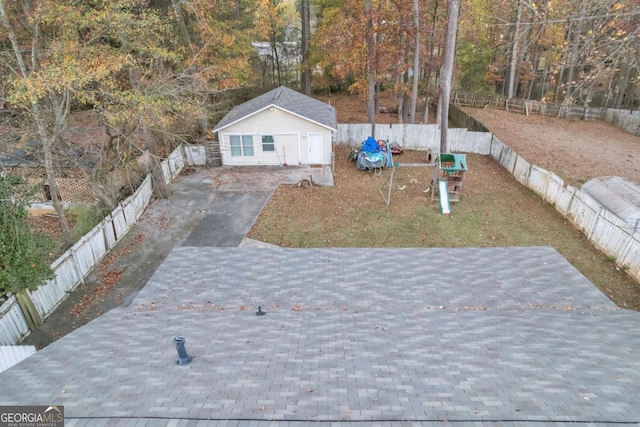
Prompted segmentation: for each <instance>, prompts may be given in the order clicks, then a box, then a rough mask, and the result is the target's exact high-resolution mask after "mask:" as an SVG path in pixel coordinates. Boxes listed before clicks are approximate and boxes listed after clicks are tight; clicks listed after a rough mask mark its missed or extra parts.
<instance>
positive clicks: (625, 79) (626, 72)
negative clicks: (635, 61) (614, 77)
mask: <svg viewBox="0 0 640 427" xmlns="http://www.w3.org/2000/svg"><path fill="white" fill-rule="evenodd" d="M631 68H632V67H631V66H629V64H628V63H627V61H624V63H623V64H622V66H621V67H620V74H618V84H617V85H616V89H615V91H616V97H615V99H614V100H613V108H621V107H622V104H623V102H624V96H625V93H626V92H627V89H628V87H629V77H630V76H631Z"/></svg>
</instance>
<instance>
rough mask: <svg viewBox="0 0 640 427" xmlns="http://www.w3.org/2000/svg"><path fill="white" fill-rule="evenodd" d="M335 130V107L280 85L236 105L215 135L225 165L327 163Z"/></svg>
mask: <svg viewBox="0 0 640 427" xmlns="http://www.w3.org/2000/svg"><path fill="white" fill-rule="evenodd" d="M337 126H338V125H337V119H336V110H335V108H333V107H332V106H331V105H329V104H326V103H324V102H322V101H318V100H317V99H314V98H311V97H309V96H306V95H303V94H301V93H299V92H296V91H295V90H293V89H289V88H287V87H284V86H280V87H278V88H276V89H273V90H271V91H269V92H267V93H265V94H262V95H260V96H258V97H256V98H254V99H252V100H250V101H247V102H245V103H243V104H240V105H237V106H235V107H234V108H233V109H231V111H229V113H227V115H226V116H224V118H223V119H222V120H221V121H220V122H219V123H218V124H217V125H216V127H215V128H214V129H213V132H217V133H218V141H219V142H220V154H221V157H222V164H223V165H226V166H260V165H272V166H277V165H281V166H283V165H329V164H331V155H332V141H333V137H334V134H335V132H336V131H337Z"/></svg>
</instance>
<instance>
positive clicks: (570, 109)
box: [451, 92, 606, 120]
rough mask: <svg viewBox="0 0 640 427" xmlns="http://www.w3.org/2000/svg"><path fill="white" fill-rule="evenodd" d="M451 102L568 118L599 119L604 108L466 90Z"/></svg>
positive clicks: (454, 96)
mask: <svg viewBox="0 0 640 427" xmlns="http://www.w3.org/2000/svg"><path fill="white" fill-rule="evenodd" d="M451 100H452V104H454V105H457V106H460V107H476V108H484V107H493V108H498V109H500V110H505V111H511V112H515V113H522V114H527V115H529V114H537V115H542V116H551V117H566V118H569V119H583V120H596V119H601V118H602V117H603V115H604V112H605V111H606V108H600V107H584V106H580V105H562V104H552V103H547V102H542V101H530V100H526V99H518V98H506V97H504V96H499V95H478V94H473V93H466V92H454V93H453V95H452V97H451Z"/></svg>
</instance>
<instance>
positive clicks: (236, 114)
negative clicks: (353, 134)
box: [213, 86, 338, 132]
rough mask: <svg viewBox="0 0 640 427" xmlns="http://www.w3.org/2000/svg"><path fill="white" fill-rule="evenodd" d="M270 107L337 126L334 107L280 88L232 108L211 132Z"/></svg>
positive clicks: (325, 124) (322, 123) (330, 125)
mask: <svg viewBox="0 0 640 427" xmlns="http://www.w3.org/2000/svg"><path fill="white" fill-rule="evenodd" d="M270 106H275V107H279V108H281V109H283V110H286V111H288V112H290V113H293V114H296V115H298V116H300V117H302V118H304V119H307V120H310V121H313V122H316V123H318V124H320V125H322V126H325V127H328V128H330V129H333V130H335V129H337V126H338V124H337V119H336V109H335V108H334V107H332V106H331V105H329V104H325V103H324V102H322V101H318V100H317V99H313V98H311V97H309V96H307V95H303V94H301V93H300V92H296V91H295V90H293V89H289V88H288V87H285V86H280V87H278V88H276V89H273V90H271V91H269V92H267V93H265V94H262V95H260V96H258V97H256V98H253V99H252V100H249V101H247V102H245V103H242V104H240V105H237V106H235V107H234V108H232V109H231V111H229V113H227V115H226V116H224V118H223V119H222V120H220V122H219V123H218V124H217V125H216V127H215V128H214V130H213V131H214V132H217V131H219V130H221V129H223V128H225V127H227V126H229V125H231V124H233V123H235V122H237V121H239V120H242V119H244V118H245V117H248V116H251V115H253V114H255V113H257V112H259V111H262V110H264V109H265V108H268V107H270Z"/></svg>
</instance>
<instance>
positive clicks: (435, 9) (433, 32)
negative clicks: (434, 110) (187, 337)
mask: <svg viewBox="0 0 640 427" xmlns="http://www.w3.org/2000/svg"><path fill="white" fill-rule="evenodd" d="M439 5H440V2H439V0H436V2H435V4H434V7H433V19H432V21H431V31H429V40H430V41H429V46H428V48H429V59H428V62H427V72H426V76H425V79H426V84H425V92H426V99H427V101H426V102H427V104H426V106H425V108H424V122H425V123H428V121H429V104H428V103H429V100H430V99H431V94H430V93H429V89H430V88H431V79H432V76H433V60H434V59H433V50H434V44H435V38H436V25H437V24H438V7H439Z"/></svg>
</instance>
